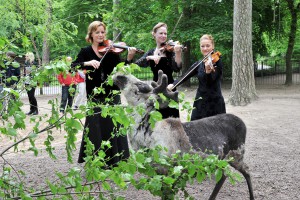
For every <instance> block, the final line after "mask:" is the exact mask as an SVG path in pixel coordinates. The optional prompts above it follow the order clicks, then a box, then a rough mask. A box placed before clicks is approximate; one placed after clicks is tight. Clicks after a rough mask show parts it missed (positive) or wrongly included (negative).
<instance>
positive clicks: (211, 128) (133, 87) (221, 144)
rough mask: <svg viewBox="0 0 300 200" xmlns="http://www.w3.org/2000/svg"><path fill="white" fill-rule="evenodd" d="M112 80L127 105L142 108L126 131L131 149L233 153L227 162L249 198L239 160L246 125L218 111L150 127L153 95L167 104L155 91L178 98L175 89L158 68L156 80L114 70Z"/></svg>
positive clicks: (246, 174)
mask: <svg viewBox="0 0 300 200" xmlns="http://www.w3.org/2000/svg"><path fill="white" fill-rule="evenodd" d="M113 81H114V83H115V84H116V85H118V87H119V88H120V89H121V92H122V94H123V95H124V96H125V98H126V100H127V103H128V104H129V105H131V106H138V105H142V106H144V108H145V109H146V113H145V114H144V115H142V116H141V115H139V114H137V113H135V116H134V117H135V120H136V124H135V127H134V128H133V132H132V133H131V134H129V135H128V138H129V141H130V144H131V146H132V148H133V149H135V150H138V149H140V148H143V147H147V148H153V147H155V146H157V145H161V146H163V147H166V148H167V149H168V152H167V154H168V155H171V154H173V153H175V152H176V151H177V150H180V151H181V152H191V150H192V152H196V153H199V154H200V155H204V156H205V153H214V154H216V155H218V156H219V158H220V159H224V158H229V157H233V158H234V161H233V162H230V164H231V166H233V167H234V168H235V169H236V170H238V171H240V172H241V173H242V174H243V176H244V177H245V179H246V181H247V184H248V190H249V194H250V199H251V200H252V199H254V195H253V189H252V184H251V178H250V174H249V172H248V167H247V165H246V164H245V163H244V162H243V157H244V144H245V139H246V126H245V124H244V122H243V121H242V120H241V119H240V118H239V117H237V116H235V115H232V114H220V115H216V116H213V117H208V118H204V119H200V120H195V121H191V122H185V123H182V122H181V121H180V119H175V118H168V119H163V120H161V121H159V122H156V124H155V127H154V128H153V129H151V128H150V124H149V122H148V119H149V113H150V111H152V110H154V105H153V104H154V103H153V99H156V100H158V101H159V102H160V106H161V108H163V107H165V106H167V103H163V102H162V100H161V99H160V97H159V95H158V94H159V93H162V94H164V95H165V96H166V97H168V98H170V99H174V100H175V101H178V93H177V92H172V91H168V90H167V82H168V81H167V77H166V75H164V74H163V73H162V71H159V80H158V82H157V83H156V82H152V83H151V86H150V85H148V84H146V83H144V82H143V81H140V80H139V79H137V78H136V77H134V76H133V75H130V74H127V75H124V74H122V73H119V72H118V73H116V74H115V75H114V76H113ZM225 179H226V177H225V176H223V177H222V178H221V180H220V181H219V182H218V183H217V184H216V186H215V188H214V190H213V192H212V194H211V196H210V198H209V199H215V198H216V196H217V194H218V192H219V190H220V189H221V187H222V185H223V183H224V181H225Z"/></svg>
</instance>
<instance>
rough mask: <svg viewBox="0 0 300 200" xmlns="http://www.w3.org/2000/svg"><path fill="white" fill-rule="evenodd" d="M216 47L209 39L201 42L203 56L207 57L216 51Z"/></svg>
mask: <svg viewBox="0 0 300 200" xmlns="http://www.w3.org/2000/svg"><path fill="white" fill-rule="evenodd" d="M214 48H215V47H214V45H213V43H212V41H211V40H209V39H203V40H201V42H200V50H201V53H202V55H204V56H206V55H207V54H208V53H209V52H211V51H212V50H213V49H214Z"/></svg>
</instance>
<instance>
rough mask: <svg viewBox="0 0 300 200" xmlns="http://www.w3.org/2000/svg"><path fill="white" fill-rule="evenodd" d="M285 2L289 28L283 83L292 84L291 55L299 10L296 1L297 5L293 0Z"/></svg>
mask: <svg viewBox="0 0 300 200" xmlns="http://www.w3.org/2000/svg"><path fill="white" fill-rule="evenodd" d="M286 2H287V4H288V8H289V11H290V12H291V28H290V34H289V42H288V48H287V51H286V55H285V62H286V79H285V84H286V85H292V84H293V68H292V55H293V49H294V46H295V41H296V32H297V12H299V9H300V3H298V5H297V6H294V1H293V0H286Z"/></svg>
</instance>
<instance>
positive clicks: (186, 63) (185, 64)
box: [182, 41, 191, 87]
mask: <svg viewBox="0 0 300 200" xmlns="http://www.w3.org/2000/svg"><path fill="white" fill-rule="evenodd" d="M184 46H185V47H186V50H185V51H184V52H183V60H182V74H185V73H186V72H187V71H188V69H189V68H190V66H191V62H190V60H191V50H190V49H191V42H190V41H187V42H185V43H184ZM182 85H183V86H185V87H190V86H191V81H190V79H188V80H186V81H185V82H184V83H183V84H182Z"/></svg>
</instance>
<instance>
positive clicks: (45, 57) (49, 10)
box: [42, 0, 52, 65]
mask: <svg viewBox="0 0 300 200" xmlns="http://www.w3.org/2000/svg"><path fill="white" fill-rule="evenodd" d="M46 2H47V6H46V13H47V18H48V19H47V22H46V32H45V34H44V38H43V58H42V64H43V65H46V64H48V63H49V61H50V47H49V34H50V31H51V28H50V25H51V22H52V2H51V0H47V1H46Z"/></svg>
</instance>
